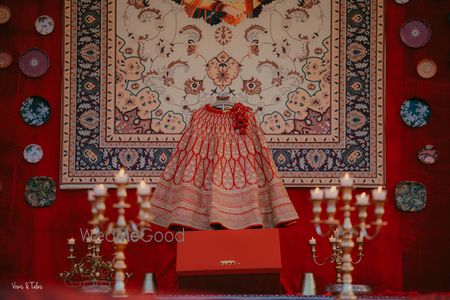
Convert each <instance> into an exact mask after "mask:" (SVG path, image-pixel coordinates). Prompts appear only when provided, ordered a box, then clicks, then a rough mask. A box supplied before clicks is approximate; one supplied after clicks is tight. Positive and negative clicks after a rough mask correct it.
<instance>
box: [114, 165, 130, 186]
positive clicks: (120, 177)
mask: <svg viewBox="0 0 450 300" xmlns="http://www.w3.org/2000/svg"><path fill="white" fill-rule="evenodd" d="M115 179H116V182H117V183H128V174H127V173H125V169H124V168H122V169H120V171H119V173H117V174H116V176H115Z"/></svg>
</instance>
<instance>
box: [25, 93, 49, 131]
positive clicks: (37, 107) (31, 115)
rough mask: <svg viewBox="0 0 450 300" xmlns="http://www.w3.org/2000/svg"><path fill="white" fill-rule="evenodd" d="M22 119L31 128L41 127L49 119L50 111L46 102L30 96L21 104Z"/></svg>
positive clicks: (38, 97)
mask: <svg viewBox="0 0 450 300" xmlns="http://www.w3.org/2000/svg"><path fill="white" fill-rule="evenodd" d="M20 113H21V115H22V119H23V120H24V122H25V123H27V124H28V125H31V126H41V125H42V124H45V123H47V121H48V120H49V119H50V114H51V109H50V105H49V104H48V102H47V100H45V99H44V98H42V97H40V96H31V97H28V98H26V99H25V100H24V101H23V102H22V107H21V108H20Z"/></svg>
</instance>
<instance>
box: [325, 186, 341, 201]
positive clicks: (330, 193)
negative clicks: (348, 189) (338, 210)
mask: <svg viewBox="0 0 450 300" xmlns="http://www.w3.org/2000/svg"><path fill="white" fill-rule="evenodd" d="M338 193H339V191H338V189H337V188H336V187H335V186H332V187H331V188H329V189H326V190H325V198H326V199H336V198H337V197H338Z"/></svg>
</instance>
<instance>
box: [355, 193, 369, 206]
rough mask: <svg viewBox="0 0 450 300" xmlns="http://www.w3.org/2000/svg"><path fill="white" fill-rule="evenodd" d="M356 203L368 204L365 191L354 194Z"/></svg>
mask: <svg viewBox="0 0 450 300" xmlns="http://www.w3.org/2000/svg"><path fill="white" fill-rule="evenodd" d="M356 205H369V196H367V194H366V193H362V194H359V195H356Z"/></svg>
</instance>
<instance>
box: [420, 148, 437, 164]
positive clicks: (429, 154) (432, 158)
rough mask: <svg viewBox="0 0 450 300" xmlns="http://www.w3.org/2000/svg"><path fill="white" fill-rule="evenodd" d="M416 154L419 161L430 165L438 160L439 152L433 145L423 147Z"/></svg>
mask: <svg viewBox="0 0 450 300" xmlns="http://www.w3.org/2000/svg"><path fill="white" fill-rule="evenodd" d="M417 154H418V157H419V160H420V161H421V162H422V163H424V164H426V165H432V164H434V163H435V162H437V160H438V159H439V152H438V151H437V150H436V149H435V148H434V146H433V145H425V147H423V148H422V149H420V150H419V152H418V153H417Z"/></svg>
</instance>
